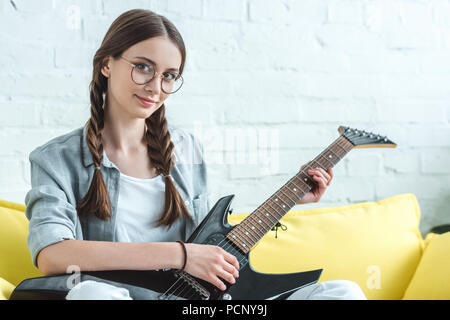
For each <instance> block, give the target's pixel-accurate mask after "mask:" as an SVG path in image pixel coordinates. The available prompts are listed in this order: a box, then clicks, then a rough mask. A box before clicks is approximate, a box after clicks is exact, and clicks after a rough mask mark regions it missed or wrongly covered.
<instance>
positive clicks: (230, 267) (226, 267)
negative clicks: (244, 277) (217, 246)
mask: <svg viewBox="0 0 450 320" xmlns="http://www.w3.org/2000/svg"><path fill="white" fill-rule="evenodd" d="M223 268H224V270H225V271H226V272H229V273H231V274H232V275H233V277H235V278H238V277H239V271H238V270H237V269H236V267H235V266H234V265H232V264H229V263H228V262H225V265H224V266H223Z"/></svg>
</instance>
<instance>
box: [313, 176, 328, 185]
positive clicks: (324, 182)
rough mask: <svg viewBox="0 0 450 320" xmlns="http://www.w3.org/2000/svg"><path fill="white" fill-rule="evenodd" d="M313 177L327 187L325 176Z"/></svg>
mask: <svg viewBox="0 0 450 320" xmlns="http://www.w3.org/2000/svg"><path fill="white" fill-rule="evenodd" d="M313 179H314V180H316V181H317V183H318V184H319V187H322V188H326V187H327V180H326V179H325V178H324V177H320V176H317V175H314V176H313Z"/></svg>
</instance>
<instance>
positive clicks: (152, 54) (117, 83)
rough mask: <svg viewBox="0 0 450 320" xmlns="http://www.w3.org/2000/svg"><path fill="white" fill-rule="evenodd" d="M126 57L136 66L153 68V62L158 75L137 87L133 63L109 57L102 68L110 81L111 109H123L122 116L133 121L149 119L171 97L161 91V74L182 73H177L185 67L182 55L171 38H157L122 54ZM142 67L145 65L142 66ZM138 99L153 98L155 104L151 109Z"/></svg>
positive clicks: (109, 97) (109, 105) (140, 43)
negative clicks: (133, 78)
mask: <svg viewBox="0 0 450 320" xmlns="http://www.w3.org/2000/svg"><path fill="white" fill-rule="evenodd" d="M122 57H123V58H124V59H126V60H128V61H129V62H131V63H133V64H146V65H152V63H151V62H149V60H151V61H153V62H154V64H153V67H154V68H155V70H156V72H157V73H158V74H156V75H155V77H153V79H152V80H151V81H150V82H148V83H146V84H136V83H135V82H134V81H133V80H132V78H131V70H132V68H133V66H132V65H131V64H130V63H129V62H127V61H126V60H124V59H120V58H119V59H118V60H114V59H112V58H111V57H108V61H107V62H105V64H104V66H103V67H102V69H101V72H102V74H103V75H104V76H105V77H107V78H108V93H107V95H108V105H107V107H108V108H114V109H116V110H115V111H119V110H117V109H120V111H119V113H125V114H127V115H128V116H129V117H130V118H143V119H145V118H148V117H149V116H151V115H152V114H153V112H155V111H156V110H158V109H159V107H160V106H161V105H162V104H163V103H164V101H165V100H166V99H167V98H168V96H169V94H167V93H164V91H162V89H161V78H160V77H159V75H160V74H162V73H163V72H166V71H168V72H169V71H170V72H179V71H177V70H178V69H179V68H180V66H181V60H182V57H181V53H180V51H179V50H178V47H177V46H176V45H175V44H174V43H172V41H170V40H169V39H167V38H164V37H154V38H150V39H147V40H144V41H141V42H139V43H136V44H135V45H133V46H131V47H130V48H128V49H127V50H125V51H124V52H123V53H122ZM137 57H141V58H137ZM144 58H147V59H148V60H146V59H144ZM140 67H141V68H143V67H144V66H142V65H140ZM136 68H137V67H136ZM169 69H170V70H169ZM174 69H175V70H174ZM146 70H148V68H147V69H146ZM138 97H141V98H145V99H148V100H150V99H151V100H153V101H155V103H154V104H152V105H151V106H148V105H144V104H143V103H142V102H141V101H140V100H139V99H138Z"/></svg>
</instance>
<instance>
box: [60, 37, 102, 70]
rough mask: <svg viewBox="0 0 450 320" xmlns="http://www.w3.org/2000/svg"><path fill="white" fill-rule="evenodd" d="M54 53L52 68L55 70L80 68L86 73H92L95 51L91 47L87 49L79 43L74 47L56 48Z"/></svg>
mask: <svg viewBox="0 0 450 320" xmlns="http://www.w3.org/2000/svg"><path fill="white" fill-rule="evenodd" d="M54 51H55V54H54V55H55V59H54V66H55V67H56V68H58V69H64V68H67V69H70V68H80V69H84V70H86V72H88V71H89V72H92V61H93V59H94V55H95V49H94V48H93V47H92V46H89V47H87V46H86V45H83V44H82V43H79V44H77V45H76V46H73V45H67V46H57V47H55V48H54Z"/></svg>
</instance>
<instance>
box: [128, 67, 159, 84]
mask: <svg viewBox="0 0 450 320" xmlns="http://www.w3.org/2000/svg"><path fill="white" fill-rule="evenodd" d="M154 75H155V69H154V68H153V66H152V65H148V64H137V65H136V66H135V67H134V68H133V72H132V73H131V76H132V77H133V81H134V82H136V83H137V84H145V83H147V82H149V81H150V80H151V79H152V78H153V76H154Z"/></svg>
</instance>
